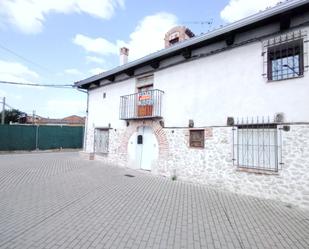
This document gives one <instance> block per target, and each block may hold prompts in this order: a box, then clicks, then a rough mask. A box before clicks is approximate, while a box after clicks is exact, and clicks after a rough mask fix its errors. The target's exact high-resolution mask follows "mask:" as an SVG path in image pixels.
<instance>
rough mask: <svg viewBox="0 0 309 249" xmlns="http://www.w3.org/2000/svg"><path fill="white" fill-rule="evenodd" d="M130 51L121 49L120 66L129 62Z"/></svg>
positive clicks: (124, 48)
mask: <svg viewBox="0 0 309 249" xmlns="http://www.w3.org/2000/svg"><path fill="white" fill-rule="evenodd" d="M128 56H129V49H128V48H126V47H122V48H120V66H122V65H124V64H126V63H127V62H128Z"/></svg>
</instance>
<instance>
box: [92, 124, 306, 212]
mask: <svg viewBox="0 0 309 249" xmlns="http://www.w3.org/2000/svg"><path fill="white" fill-rule="evenodd" d="M142 125H146V126H150V127H152V128H153V130H154V132H155V134H156V137H157V139H158V142H159V159H158V160H157V163H156V164H155V165H154V166H153V168H152V172H153V173H154V174H158V175H163V176H167V177H171V176H173V175H174V174H176V176H177V178H178V179H180V180H185V181H190V182H195V183H201V184H206V185H208V186H212V187H215V188H218V189H221V190H226V191H232V192H236V193H240V194H246V195H252V196H257V197H262V198H269V199H274V200H279V201H283V202H287V203H290V204H293V205H297V206H302V207H306V208H309V125H291V126H290V128H291V129H290V131H287V132H285V131H282V156H283V157H282V161H283V163H284V164H283V165H282V166H281V169H280V170H279V172H278V173H274V174H264V173H262V174H259V173H252V172H247V171H239V169H238V168H237V166H235V165H233V161H232V158H233V141H232V137H233V131H232V127H208V128H205V148H203V149H201V148H190V147H189V129H188V128H175V129H173V128H162V127H161V126H160V125H159V124H158V123H156V122H154V121H147V122H142V121H135V122H133V123H130V125H129V126H128V127H125V128H122V129H110V136H109V138H110V140H109V153H108V155H96V159H100V160H102V161H104V162H105V163H108V164H116V165H119V166H128V165H129V164H128V156H127V145H128V140H129V138H130V136H131V135H132V134H133V133H134V131H136V130H137V128H138V127H139V126H142ZM88 130H89V129H88ZM90 130H91V129H90ZM87 137H88V139H90V141H89V142H87V144H88V146H89V148H90V149H91V148H92V147H93V145H91V139H93V134H92V135H91V134H89V135H88V136H87Z"/></svg>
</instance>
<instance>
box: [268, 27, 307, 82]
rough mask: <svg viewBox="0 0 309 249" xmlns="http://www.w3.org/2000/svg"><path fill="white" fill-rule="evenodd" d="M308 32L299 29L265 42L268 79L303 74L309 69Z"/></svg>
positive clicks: (274, 79) (293, 76)
mask: <svg viewBox="0 0 309 249" xmlns="http://www.w3.org/2000/svg"><path fill="white" fill-rule="evenodd" d="M307 43H308V40H307V32H306V31H304V30H297V31H293V32H290V33H286V34H282V35H280V36H277V37H274V38H271V39H269V40H266V41H264V42H263V58H264V59H263V61H264V72H263V75H264V76H265V77H267V79H268V80H271V81H276V80H284V79H290V78H295V77H299V76H302V75H303V74H304V71H307V70H308V52H307V51H308V49H307V46H308V45H307Z"/></svg>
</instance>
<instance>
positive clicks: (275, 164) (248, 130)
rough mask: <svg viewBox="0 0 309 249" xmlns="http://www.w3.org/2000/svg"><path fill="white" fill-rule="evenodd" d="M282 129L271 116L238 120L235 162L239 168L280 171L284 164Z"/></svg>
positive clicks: (235, 139) (234, 136) (234, 129)
mask: <svg viewBox="0 0 309 249" xmlns="http://www.w3.org/2000/svg"><path fill="white" fill-rule="evenodd" d="M281 141H282V137H281V129H279V127H278V125H277V124H276V123H274V122H271V121H270V118H269V117H268V118H264V117H262V118H258V117H257V118H256V119H254V118H252V119H249V118H247V119H241V120H239V119H238V120H237V122H236V124H235V126H234V127H233V162H234V165H237V167H239V168H248V169H256V170H266V171H273V172H278V170H279V169H281V165H282V149H281V144H282V142H281Z"/></svg>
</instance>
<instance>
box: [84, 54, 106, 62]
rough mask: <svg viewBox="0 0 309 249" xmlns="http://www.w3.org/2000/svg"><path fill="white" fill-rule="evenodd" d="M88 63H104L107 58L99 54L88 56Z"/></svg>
mask: <svg viewBox="0 0 309 249" xmlns="http://www.w3.org/2000/svg"><path fill="white" fill-rule="evenodd" d="M86 61H87V63H97V64H103V63H104V62H105V60H104V59H103V58H100V57H97V56H86Z"/></svg>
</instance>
